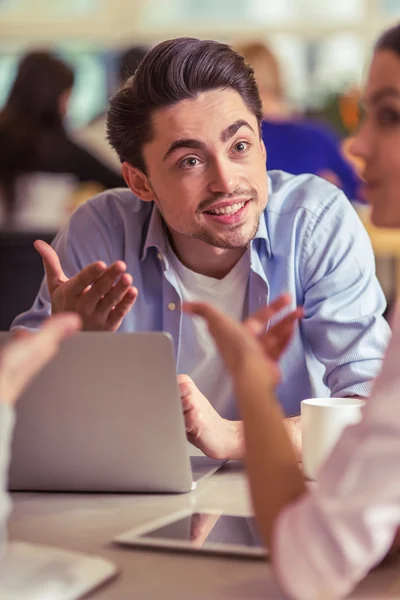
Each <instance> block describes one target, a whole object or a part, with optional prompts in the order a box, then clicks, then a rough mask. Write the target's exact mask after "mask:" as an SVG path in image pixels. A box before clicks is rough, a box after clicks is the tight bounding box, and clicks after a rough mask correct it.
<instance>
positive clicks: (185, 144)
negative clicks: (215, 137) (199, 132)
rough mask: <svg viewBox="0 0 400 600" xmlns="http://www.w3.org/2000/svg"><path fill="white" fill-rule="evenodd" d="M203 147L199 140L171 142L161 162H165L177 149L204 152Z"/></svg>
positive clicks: (203, 144)
mask: <svg viewBox="0 0 400 600" xmlns="http://www.w3.org/2000/svg"><path fill="white" fill-rule="evenodd" d="M205 146H206V145H205V143H204V142H202V141H201V140H195V139H191V138H183V139H180V140H175V141H174V142H172V144H171V145H170V147H169V148H168V150H167V151H166V153H165V154H164V158H163V160H166V159H167V158H168V157H169V156H171V154H172V153H173V152H175V150H177V149H178V148H192V149H193V150H204V148H205Z"/></svg>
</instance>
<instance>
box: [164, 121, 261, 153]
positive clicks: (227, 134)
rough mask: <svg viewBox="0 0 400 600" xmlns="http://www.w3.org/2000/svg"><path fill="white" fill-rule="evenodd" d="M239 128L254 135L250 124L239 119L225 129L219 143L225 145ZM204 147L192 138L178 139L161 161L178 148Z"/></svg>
mask: <svg viewBox="0 0 400 600" xmlns="http://www.w3.org/2000/svg"><path fill="white" fill-rule="evenodd" d="M241 127H247V129H250V131H252V132H253V133H254V129H253V128H252V126H251V125H250V123H248V122H247V121H245V120H244V119H239V120H238V121H235V122H234V123H232V125H228V127H226V128H225V129H224V130H223V131H222V132H221V135H220V136H219V137H220V140H221V142H224V143H225V142H227V141H228V140H230V139H231V138H232V137H233V136H234V135H235V133H237V132H238V131H239V129H240V128H241ZM205 147H206V144H205V143H204V142H203V141H201V140H196V139H193V138H182V139H179V140H175V141H174V142H172V144H171V145H170V147H169V148H168V150H167V151H166V153H165V154H164V157H163V160H166V159H167V158H168V157H169V156H171V154H172V153H173V152H175V150H178V149H179V148H189V149H193V150H204V149H205Z"/></svg>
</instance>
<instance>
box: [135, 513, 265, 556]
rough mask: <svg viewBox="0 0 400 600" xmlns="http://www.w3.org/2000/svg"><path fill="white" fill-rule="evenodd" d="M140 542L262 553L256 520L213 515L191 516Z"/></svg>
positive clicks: (147, 534) (146, 536)
mask: <svg viewBox="0 0 400 600" xmlns="http://www.w3.org/2000/svg"><path fill="white" fill-rule="evenodd" d="M138 539H139V540H140V539H142V540H143V541H144V540H149V542H150V540H151V539H154V540H156V539H158V540H165V541H174V542H184V543H185V545H187V544H189V545H190V546H192V547H193V548H198V549H199V548H202V549H203V550H206V549H207V546H208V545H219V546H220V545H226V546H227V547H228V546H245V547H247V548H258V549H260V550H261V549H262V548H263V544H262V542H261V539H260V536H259V534H258V532H257V529H256V526H255V520H254V518H253V517H242V516H237V515H224V514H213V513H205V512H204V513H192V514H190V515H188V516H185V517H183V518H180V519H177V520H176V521H172V522H171V523H168V524H167V525H164V526H163V527H159V528H157V529H153V530H151V531H147V532H146V533H145V534H143V535H142V536H139V537H138Z"/></svg>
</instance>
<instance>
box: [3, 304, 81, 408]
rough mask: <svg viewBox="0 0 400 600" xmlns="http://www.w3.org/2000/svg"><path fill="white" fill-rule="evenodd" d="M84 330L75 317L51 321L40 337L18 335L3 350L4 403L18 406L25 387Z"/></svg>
mask: <svg viewBox="0 0 400 600" xmlns="http://www.w3.org/2000/svg"><path fill="white" fill-rule="evenodd" d="M80 326H81V321H80V318H79V317H78V316H77V315H74V314H62V315H57V316H55V317H50V318H49V319H47V321H45V323H44V325H42V327H41V328H40V330H39V331H38V332H37V333H29V332H28V331H25V330H22V329H21V330H18V331H16V332H15V333H14V334H13V336H12V338H11V340H10V341H9V342H8V343H7V344H6V345H5V346H4V347H3V348H2V349H1V350H0V401H2V402H6V403H8V404H14V402H15V401H16V400H17V398H18V396H19V395H20V394H21V392H22V391H23V389H24V387H25V386H26V385H27V384H28V383H29V382H30V380H31V379H32V378H33V377H34V375H36V373H38V371H40V369H41V368H42V367H43V366H44V365H45V364H46V363H47V362H48V361H49V360H50V359H51V358H52V357H53V356H54V355H55V353H56V352H57V350H58V347H59V345H60V342H61V341H62V340H63V339H64V338H65V337H66V336H68V335H70V334H71V333H74V332H75V331H77V330H78V329H79V328H80Z"/></svg>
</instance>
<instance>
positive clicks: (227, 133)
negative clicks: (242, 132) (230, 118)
mask: <svg viewBox="0 0 400 600" xmlns="http://www.w3.org/2000/svg"><path fill="white" fill-rule="evenodd" d="M241 127H247V129H250V131H252V132H253V133H255V132H254V129H253V128H252V126H251V125H250V123H248V122H247V121H245V120H244V119H239V120H238V121H235V122H234V123H232V125H228V127H226V128H225V129H224V130H223V131H222V132H221V135H220V136H219V137H220V140H221V142H227V141H228V140H230V139H231V138H232V137H233V136H234V135H235V133H237V132H238V131H239V129H240V128H241Z"/></svg>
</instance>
